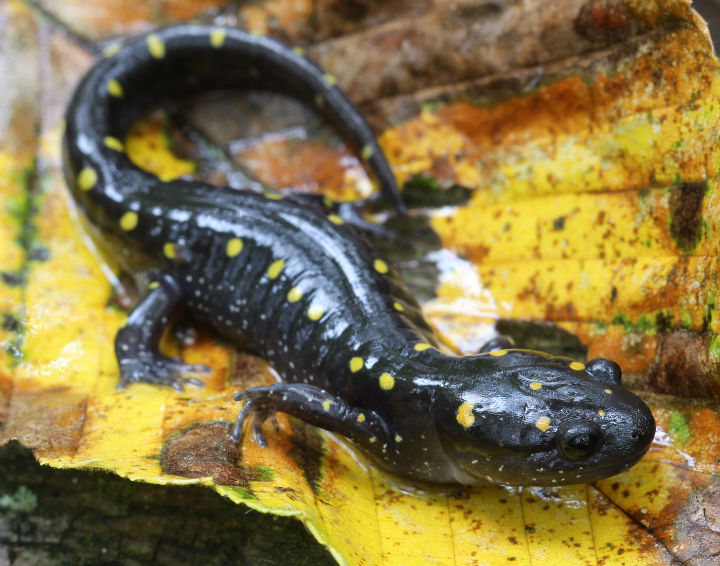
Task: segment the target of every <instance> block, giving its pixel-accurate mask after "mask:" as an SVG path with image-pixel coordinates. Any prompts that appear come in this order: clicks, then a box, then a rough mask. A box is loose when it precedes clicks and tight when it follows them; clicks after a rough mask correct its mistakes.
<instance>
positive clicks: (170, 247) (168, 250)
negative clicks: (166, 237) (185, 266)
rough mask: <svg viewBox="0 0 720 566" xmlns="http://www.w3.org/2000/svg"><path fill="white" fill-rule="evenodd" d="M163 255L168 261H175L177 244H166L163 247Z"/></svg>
mask: <svg viewBox="0 0 720 566" xmlns="http://www.w3.org/2000/svg"><path fill="white" fill-rule="evenodd" d="M163 253H164V254H165V257H166V258H168V259H175V244H173V243H172V242H166V243H165V245H164V246H163Z"/></svg>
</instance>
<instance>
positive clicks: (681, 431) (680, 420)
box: [669, 411, 690, 444]
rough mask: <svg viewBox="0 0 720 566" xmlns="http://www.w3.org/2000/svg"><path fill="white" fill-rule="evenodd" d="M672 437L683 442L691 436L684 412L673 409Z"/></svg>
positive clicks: (671, 416) (671, 418) (671, 417)
mask: <svg viewBox="0 0 720 566" xmlns="http://www.w3.org/2000/svg"><path fill="white" fill-rule="evenodd" d="M669 428H670V430H669V432H670V437H671V438H672V439H673V440H674V441H676V442H679V443H681V444H684V443H685V442H687V441H688V439H689V438H690V426H689V425H688V422H687V420H686V419H685V416H684V415H683V414H682V413H678V412H677V411H673V413H672V414H671V415H670V427H669Z"/></svg>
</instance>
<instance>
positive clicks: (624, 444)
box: [436, 350, 655, 485]
mask: <svg viewBox="0 0 720 566" xmlns="http://www.w3.org/2000/svg"><path fill="white" fill-rule="evenodd" d="M457 371H458V378H457V379H454V378H453V379H451V380H450V383H449V385H448V386H447V387H446V388H445V389H444V390H443V391H442V392H441V393H440V395H439V397H438V399H437V405H436V408H437V411H438V412H437V413H436V419H437V420H436V422H437V427H438V432H439V435H440V438H441V442H442V444H443V447H444V449H445V451H446V453H447V455H448V457H449V458H450V459H451V460H452V461H453V463H454V465H455V467H456V469H457V470H458V477H460V478H463V479H462V480H461V481H463V483H469V482H468V479H467V478H468V476H470V477H471V478H473V479H474V480H477V482H478V483H483V482H485V481H492V482H496V483H502V484H508V485H559V484H570V483H581V482H588V481H594V480H597V479H600V478H604V477H607V476H611V475H613V474H616V473H618V472H621V471H623V470H625V469H626V468H629V467H630V466H631V465H633V464H634V463H635V462H637V461H638V460H639V459H640V458H641V457H642V456H643V454H645V452H646V451H647V449H648V447H649V445H650V442H651V441H652V439H653V437H654V435H655V420H654V419H653V416H652V413H651V412H650V409H649V408H648V407H647V405H645V403H644V402H643V401H642V400H640V399H639V398H638V397H637V396H636V395H634V394H632V393H630V392H629V391H627V390H626V389H624V388H623V387H622V386H621V385H620V375H621V372H620V368H619V366H618V365H617V364H616V363H615V362H611V361H609V360H606V359H602V358H598V359H595V360H592V361H590V362H588V363H587V364H582V363H580V362H576V361H573V360H570V359H568V358H558V357H552V356H550V355H548V354H543V353H541V352H533V351H529V350H507V351H505V350H501V351H499V352H492V353H489V354H482V355H478V356H471V357H466V358H460V359H458V366H457ZM473 374H475V375H481V376H482V377H478V378H477V379H473V377H472V376H473Z"/></svg>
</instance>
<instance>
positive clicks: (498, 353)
mask: <svg viewBox="0 0 720 566" xmlns="http://www.w3.org/2000/svg"><path fill="white" fill-rule="evenodd" d="M505 354H507V350H493V351H492V352H490V355H491V356H495V357H498V356H504V355H505Z"/></svg>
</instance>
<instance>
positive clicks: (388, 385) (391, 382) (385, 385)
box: [380, 372, 395, 391]
mask: <svg viewBox="0 0 720 566" xmlns="http://www.w3.org/2000/svg"><path fill="white" fill-rule="evenodd" d="M380 387H381V388H382V389H384V390H385V391H390V390H391V389H392V388H393V387H395V378H394V377H393V376H392V375H390V374H389V373H387V372H385V373H383V374H382V375H381V376H380Z"/></svg>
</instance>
